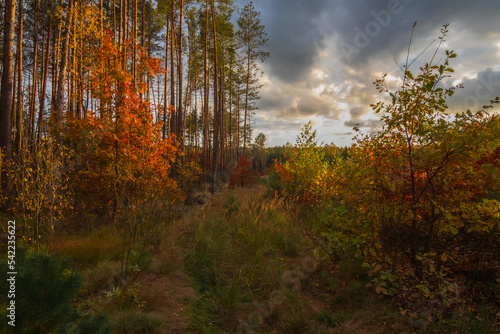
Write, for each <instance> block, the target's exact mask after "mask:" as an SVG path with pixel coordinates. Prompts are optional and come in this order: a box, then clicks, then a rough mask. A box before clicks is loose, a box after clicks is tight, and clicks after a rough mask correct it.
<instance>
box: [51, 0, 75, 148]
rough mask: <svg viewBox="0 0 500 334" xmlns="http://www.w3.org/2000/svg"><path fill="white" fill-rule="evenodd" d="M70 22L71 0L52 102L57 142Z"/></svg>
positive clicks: (71, 17) (60, 122)
mask: <svg viewBox="0 0 500 334" xmlns="http://www.w3.org/2000/svg"><path fill="white" fill-rule="evenodd" d="M72 21H73V0H70V1H69V7H68V17H67V18H66V31H65V33H64V40H63V42H62V46H61V49H62V50H61V59H60V62H59V73H58V79H57V91H56V100H55V102H54V109H53V122H54V124H53V126H54V130H55V138H56V140H57V141H58V142H61V141H62V133H61V125H62V116H63V108H64V95H65V93H66V92H65V82H66V72H67V67H68V66H67V63H68V51H69V50H68V49H69V37H70V31H71V29H72Z"/></svg>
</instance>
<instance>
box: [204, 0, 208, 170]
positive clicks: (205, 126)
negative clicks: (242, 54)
mask: <svg viewBox="0 0 500 334" xmlns="http://www.w3.org/2000/svg"><path fill="white" fill-rule="evenodd" d="M204 37H205V45H204V46H205V49H204V59H203V80H204V83H203V169H204V170H205V171H208V168H209V164H208V162H209V160H210V151H209V149H208V90H209V88H208V0H206V2H205V36H204Z"/></svg>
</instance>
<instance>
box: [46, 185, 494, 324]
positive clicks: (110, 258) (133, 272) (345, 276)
mask: <svg viewBox="0 0 500 334" xmlns="http://www.w3.org/2000/svg"><path fill="white" fill-rule="evenodd" d="M265 191H266V188H265V186H263V185H258V186H255V187H252V188H238V189H234V190H231V189H224V190H223V191H221V192H218V193H216V194H215V195H210V194H209V193H205V194H203V196H202V197H203V200H204V202H205V203H204V204H203V205H193V206H184V205H181V206H180V207H178V208H177V210H178V213H179V214H178V215H177V217H176V218H174V219H172V220H171V221H169V222H168V224H165V225H164V229H163V230H162V231H161V233H159V235H158V236H157V237H159V238H158V239H159V241H158V242H156V244H155V247H154V248H151V249H150V250H149V252H148V253H147V254H146V256H141V257H140V258H139V259H134V256H137V254H136V253H134V252H132V253H131V260H130V262H131V263H134V261H135V262H137V264H138V265H137V266H135V267H134V266H132V267H131V268H130V270H129V274H128V275H127V276H126V278H123V276H121V275H120V272H121V260H120V254H121V247H122V246H121V239H120V238H117V235H119V233H116V231H113V230H112V229H110V228H107V227H104V228H100V229H97V230H95V231H91V232H90V233H89V234H88V235H87V236H81V235H79V236H75V237H68V236H64V237H60V238H56V239H55V241H54V246H53V249H54V251H55V252H56V253H58V254H60V255H70V256H71V257H72V258H73V259H74V263H75V267H76V268H78V269H79V270H80V271H81V272H82V274H83V276H84V283H83V285H82V288H81V291H80V293H79V294H78V296H77V298H76V299H75V305H76V306H77V307H78V308H79V309H80V310H82V311H94V312H98V311H105V312H107V313H108V314H109V318H110V321H111V324H112V326H113V328H114V332H116V333H124V334H127V333H353V334H357V333H359V334H362V333H400V334H402V333H407V334H409V333H488V332H489V331H490V330H491V322H492V321H491V319H482V318H481V317H480V316H472V313H471V316H470V319H465V320H464V318H463V317H461V318H458V319H457V318H454V317H453V316H451V317H448V318H446V319H443V318H439V319H438V318H433V319H430V318H428V319H424V318H422V317H409V316H408V315H403V314H402V312H400V309H399V308H398V306H397V304H395V303H393V301H391V299H389V297H385V296H383V295H380V294H376V293H375V292H374V291H373V288H370V287H369V286H370V284H369V283H370V281H371V278H370V277H368V275H366V271H365V269H364V268H363V267H362V264H361V262H360V261H359V260H357V259H355V258H349V257H345V258H340V259H339V258H337V259H333V258H332V257H330V256H324V252H322V249H321V247H320V246H319V245H318V242H317V240H316V238H315V236H314V235H313V233H312V232H311V231H313V230H314V222H310V221H307V218H306V217H301V215H300V214H299V213H297V212H296V210H294V209H293V208H292V207H291V206H290V205H289V204H287V203H285V202H283V201H282V200H279V199H270V198H266V197H265V196H264V194H265ZM104 245H105V246H104Z"/></svg>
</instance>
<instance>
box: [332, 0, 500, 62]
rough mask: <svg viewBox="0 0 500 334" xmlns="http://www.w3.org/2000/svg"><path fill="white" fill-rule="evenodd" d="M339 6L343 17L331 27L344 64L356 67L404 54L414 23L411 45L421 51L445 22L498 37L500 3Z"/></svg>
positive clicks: (384, 0)
mask: <svg viewBox="0 0 500 334" xmlns="http://www.w3.org/2000/svg"><path fill="white" fill-rule="evenodd" d="M336 5H338V6H343V9H342V14H343V15H342V16H340V17H339V16H337V15H335V14H334V15H335V16H336V17H335V18H336V19H334V20H332V21H331V22H332V24H331V25H330V26H329V28H330V29H331V31H332V33H335V34H336V36H337V37H338V41H339V45H338V47H339V49H340V51H341V53H342V59H343V61H344V62H346V63H349V64H351V65H354V66H356V65H363V64H366V63H367V62H370V61H371V60H372V59H373V58H374V57H379V56H385V57H390V58H392V57H396V58H398V56H402V55H404V54H405V52H406V47H405V46H406V45H407V44H408V40H409V37H410V32H411V28H412V25H413V23H414V22H415V21H418V24H417V29H416V33H415V34H416V38H415V40H414V43H415V44H414V45H413V46H414V47H416V48H417V49H418V48H419V47H423V46H424V45H425V44H426V43H427V42H428V38H429V36H432V37H434V36H437V33H438V32H439V29H440V27H441V26H442V25H443V24H445V23H450V24H451V26H450V29H452V30H454V31H460V30H463V31H468V32H469V33H473V34H476V35H477V34H479V35H485V34H488V33H493V32H498V27H499V25H498V13H499V12H500V1H498V0H483V1H478V2H474V1H470V0H441V1H430V0H427V1H425V0H422V1H416V0H357V1H349V2H347V1H340V0H339V1H336ZM334 13H335V12H334ZM495 22H497V23H495ZM419 36H420V37H421V38H419ZM422 38H423V39H422ZM419 41H420V43H419ZM390 58H389V59H390Z"/></svg>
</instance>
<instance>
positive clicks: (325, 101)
mask: <svg viewBox="0 0 500 334" xmlns="http://www.w3.org/2000/svg"><path fill="white" fill-rule="evenodd" d="M246 2H247V1H246V0H235V1H234V3H235V4H236V6H237V7H239V8H242V7H243V6H244V4H245V3H246ZM253 3H254V6H255V8H256V9H257V10H258V11H260V13H261V14H260V18H261V23H262V24H263V25H264V26H265V30H266V32H267V37H268V38H269V41H268V46H267V47H266V48H265V50H266V51H269V52H270V57H269V58H268V60H267V61H266V62H265V63H264V64H262V65H261V68H262V70H263V75H262V77H261V78H260V82H261V84H263V85H264V86H263V87H262V88H261V90H260V96H261V98H260V100H259V101H258V102H257V106H258V108H259V109H258V110H256V114H255V116H254V124H253V125H254V136H256V135H257V134H258V133H260V132H263V133H264V134H265V135H266V137H267V139H268V141H267V144H268V146H275V145H284V144H285V143H286V142H290V143H295V139H296V137H297V135H298V134H299V133H300V128H301V126H302V125H304V124H305V123H306V122H307V121H309V120H311V121H312V122H313V127H314V129H315V130H316V131H317V134H318V139H319V142H320V143H321V142H323V143H325V144H330V143H333V144H335V145H337V146H349V145H351V144H352V143H353V137H354V131H353V129H352V128H353V126H358V127H360V129H361V131H362V132H364V133H367V132H369V131H376V130H377V129H380V128H381V124H380V121H379V116H378V115H377V114H374V113H373V111H372V110H371V108H370V104H371V103H376V102H377V101H380V100H382V99H385V98H386V96H384V95H382V94H380V93H378V92H377V90H376V89H375V86H374V85H373V82H374V81H375V80H376V79H380V78H381V77H382V76H383V74H385V73H387V75H388V76H387V80H388V82H389V83H390V84H391V83H392V84H393V85H394V86H393V87H394V89H396V88H397V85H398V80H400V79H401V75H402V71H401V69H400V66H402V65H403V64H404V63H405V60H406V56H407V53H408V52H407V51H408V45H409V40H410V36H411V31H412V26H413V24H414V22H415V21H417V24H416V26H415V30H414V34H413V39H412V43H411V49H410V53H409V59H410V61H413V60H414V59H415V58H416V61H415V62H414V63H413V65H412V67H411V68H410V70H413V72H414V73H417V72H418V69H419V67H420V66H421V65H422V64H423V63H425V62H428V61H429V60H430V59H431V57H432V55H433V53H434V52H435V50H436V48H437V47H438V44H439V39H438V38H439V36H440V35H441V28H442V26H443V24H445V23H449V27H448V30H449V32H448V35H447V36H446V38H445V40H444V42H443V43H442V45H441V47H440V50H439V51H438V53H437V56H436V59H437V60H440V59H443V58H444V55H445V50H454V51H455V52H456V53H457V58H455V59H452V62H451V64H450V65H451V66H452V67H453V69H454V70H455V73H453V76H452V77H451V78H449V79H447V80H446V81H445V82H443V84H446V85H448V86H451V85H456V84H459V83H463V84H464V88H463V89H459V90H458V91H457V92H456V94H455V95H454V96H453V97H452V98H451V99H450V100H449V103H448V104H449V107H450V112H459V111H466V110H467V109H470V110H472V111H475V110H479V109H481V107H482V106H483V105H485V104H487V103H488V102H489V100H491V99H493V98H494V97H496V96H499V95H500V18H499V17H500V1H498V0H476V1H471V0H254V1H253ZM235 15H237V13H235ZM429 45H430V46H429ZM427 46H429V48H428V49H427V51H425V52H424V53H422V51H424V49H425V48H426V47H427ZM421 53H422V54H421ZM420 54H421V55H420ZM419 55H420V56H419Z"/></svg>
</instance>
